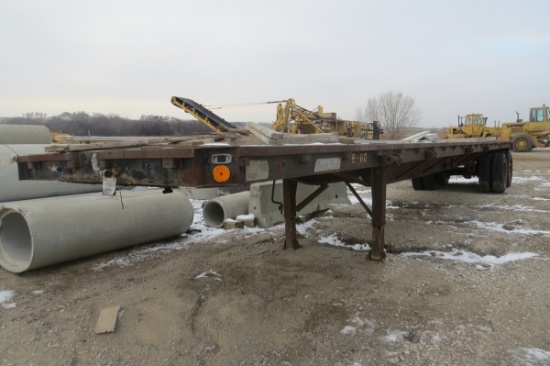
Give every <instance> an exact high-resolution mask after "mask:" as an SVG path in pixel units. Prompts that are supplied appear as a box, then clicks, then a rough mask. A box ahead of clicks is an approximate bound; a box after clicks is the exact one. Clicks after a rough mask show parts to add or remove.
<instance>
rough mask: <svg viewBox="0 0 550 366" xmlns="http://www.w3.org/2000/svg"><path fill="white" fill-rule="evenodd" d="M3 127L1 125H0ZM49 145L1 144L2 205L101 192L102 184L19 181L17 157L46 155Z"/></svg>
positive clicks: (0, 188)
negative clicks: (46, 148)
mask: <svg viewBox="0 0 550 366" xmlns="http://www.w3.org/2000/svg"><path fill="white" fill-rule="evenodd" d="M0 126H1V125H0ZM46 146H49V145H39V144H30V145H2V144H0V203H2V202H10V201H20V200H28V199H33V198H43V197H52V196H65V195H70V194H78V193H89V192H101V188H102V187H101V185H100V184H76V183H67V182H57V181H39V180H23V181H20V180H19V172H18V170H17V162H16V159H17V156H19V155H34V154H44V148H45V147H46Z"/></svg>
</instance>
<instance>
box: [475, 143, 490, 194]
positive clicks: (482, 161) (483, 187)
mask: <svg viewBox="0 0 550 366" xmlns="http://www.w3.org/2000/svg"><path fill="white" fill-rule="evenodd" d="M491 160H493V154H491V153H487V154H485V155H483V156H482V157H480V158H479V160H478V161H477V177H478V179H479V189H480V191H481V192H483V193H489V192H491Z"/></svg>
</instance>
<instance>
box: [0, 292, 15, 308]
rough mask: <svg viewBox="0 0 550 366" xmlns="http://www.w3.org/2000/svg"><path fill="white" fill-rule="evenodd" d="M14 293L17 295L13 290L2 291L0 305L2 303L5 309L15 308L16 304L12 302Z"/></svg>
mask: <svg viewBox="0 0 550 366" xmlns="http://www.w3.org/2000/svg"><path fill="white" fill-rule="evenodd" d="M14 295H15V292H13V291H11V290H3V291H0V305H2V307H3V308H4V309H13V308H15V306H16V305H15V303H14V302H11V299H12V298H13V296H14Z"/></svg>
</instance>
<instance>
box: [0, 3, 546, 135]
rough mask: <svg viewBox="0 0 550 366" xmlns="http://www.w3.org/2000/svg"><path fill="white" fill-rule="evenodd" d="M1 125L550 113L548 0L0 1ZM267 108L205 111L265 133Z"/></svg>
mask: <svg viewBox="0 0 550 366" xmlns="http://www.w3.org/2000/svg"><path fill="white" fill-rule="evenodd" d="M0 34H1V35H2V36H1V37H0V116H2V117H12V116H21V115H22V114H23V113H27V112H42V113H47V114H48V115H56V114H60V113H62V112H77V111H85V112H88V113H103V114H109V113H114V114H118V115H120V116H122V117H129V118H139V117H140V116H141V115H143V114H147V115H149V114H152V115H163V116H164V115H169V116H174V117H178V118H184V119H187V118H189V115H187V114H185V113H184V112H183V110H181V109H178V108H176V107H174V106H173V105H172V104H171V103H170V98H171V97H172V96H173V95H177V96H181V97H185V98H190V99H193V100H195V101H197V102H199V103H201V104H205V105H220V104H238V103H257V102H267V101H274V100H282V99H288V98H294V99H295V100H296V103H297V104H299V105H300V106H303V107H305V108H308V109H313V108H315V107H317V105H319V104H320V105H322V106H323V107H324V110H325V111H326V112H336V113H338V116H339V117H340V118H343V119H355V118H356V117H357V110H358V109H359V108H362V107H364V106H365V105H366V103H367V100H368V99H369V98H373V97H377V96H379V95H380V94H382V93H384V92H387V91H400V92H403V93H404V94H405V95H408V96H411V97H414V98H415V100H416V104H417V106H418V108H419V109H420V110H421V111H422V114H423V119H422V121H421V123H420V125H421V126H424V127H431V126H434V127H445V126H449V125H454V124H456V119H457V117H456V116H457V115H458V114H461V115H463V114H467V113H483V114H484V115H485V116H487V117H488V118H489V121H491V122H492V121H494V120H498V121H502V122H505V121H512V120H514V119H515V112H516V111H519V112H520V115H521V116H522V117H523V118H526V117H527V113H528V109H529V107H532V106H536V105H542V104H543V103H547V104H550V1H548V0H523V1H519V0H518V1H513V0H499V1H496V0H495V1H489V0H476V1H468V0H457V1H450V0H447V1H445V0H426V1H422V0H417V1H410V0H359V1H355V0H341V1H338V2H337V1H326V0H315V1H313V0H312V1H309V0H292V1H287V0H277V1H262V0H250V1H249V0H233V1H231V0H195V1H188V0H177V1H176V0H175V1H172V0H156V1H152V0H149V1H143V0H132V1H117V0H109V1H104V0H94V1H79V0H44V1H40V0H0ZM275 111H276V105H274V104H261V105H247V106H239V107H233V108H223V109H215V110H214V112H215V113H217V114H219V115H220V116H222V117H224V118H225V119H227V120H228V121H257V122H272V121H273V120H274V119H275Z"/></svg>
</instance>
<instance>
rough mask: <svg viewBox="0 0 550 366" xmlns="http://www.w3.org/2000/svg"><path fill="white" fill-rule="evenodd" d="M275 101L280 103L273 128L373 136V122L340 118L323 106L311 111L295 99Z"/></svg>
mask: <svg viewBox="0 0 550 366" xmlns="http://www.w3.org/2000/svg"><path fill="white" fill-rule="evenodd" d="M275 103H278V105H277V119H276V121H275V122H273V124H272V125H271V129H272V130H275V131H278V132H286V133H301V134H311V133H323V132H325V133H326V132H336V133H338V135H339V136H347V137H357V138H362V139H370V140H372V138H373V131H374V128H373V124H372V123H365V122H360V121H346V120H342V119H339V118H338V117H337V116H336V113H332V112H325V111H324V110H323V107H322V106H318V107H317V109H316V110H312V111H310V110H308V109H306V108H303V107H300V106H299V105H297V104H296V102H295V101H294V99H287V100H282V101H280V102H275ZM283 103H284V105H283Z"/></svg>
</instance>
